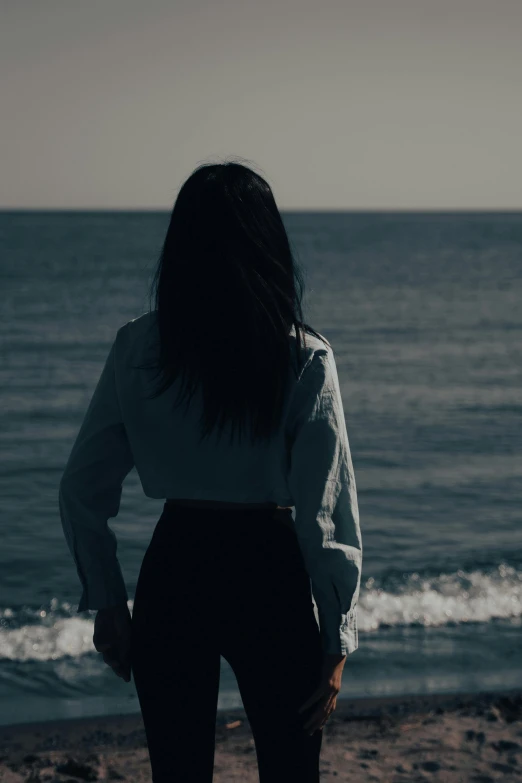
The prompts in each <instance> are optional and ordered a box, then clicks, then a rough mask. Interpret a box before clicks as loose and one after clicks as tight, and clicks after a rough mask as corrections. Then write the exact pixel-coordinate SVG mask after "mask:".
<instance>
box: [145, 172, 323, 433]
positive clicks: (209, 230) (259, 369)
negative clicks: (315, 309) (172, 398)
mask: <svg viewBox="0 0 522 783" xmlns="http://www.w3.org/2000/svg"><path fill="white" fill-rule="evenodd" d="M302 295H303V274H302V272H301V270H300V269H299V267H298V265H297V263H296V262H295V260H294V257H293V255H292V251H291V248H290V242H289V239H288V236H287V233H286V230H285V227H284V225H283V221H282V219H281V215H280V214H279V210H278V208H277V206H276V203H275V200H274V196H273V194H272V190H271V188H270V186H269V185H268V183H267V182H266V181H265V179H263V177H261V176H260V175H259V174H257V173H256V172H255V171H253V170H252V169H250V168H248V167H247V166H244V165H242V164H241V163H238V162H234V161H227V162H224V163H214V164H202V165H200V166H198V167H197V168H196V169H195V170H194V171H193V172H192V174H191V175H190V176H189V178H188V179H187V180H186V181H185V183H184V184H183V185H182V187H181V189H180V190H179V193H178V196H177V198H176V202H175V204H174V207H173V210H172V214H171V217H170V222H169V226H168V229H167V234H166V237H165V241H164V244H163V248H162V251H161V254H160V258H159V263H158V265H157V268H156V272H155V274H154V276H153V279H152V283H151V291H150V297H151V299H152V298H153V299H154V308H153V309H154V310H155V311H156V312H155V316H156V319H157V327H158V329H159V343H160V351H159V365H158V363H156V364H153V365H150V364H149V365H139V366H140V367H141V368H144V367H151V366H154V367H158V366H159V372H160V373H162V374H163V381H162V383H161V384H160V386H159V388H158V389H157V390H156V391H155V393H154V394H152V395H151V396H150V397H149V399H151V398H155V397H158V396H159V395H160V394H163V392H164V391H166V389H168V388H169V387H170V386H171V385H172V384H173V383H174V381H175V380H176V378H177V377H178V376H180V375H181V377H182V383H181V389H180V393H179V395H178V398H177V401H176V403H175V406H177V405H180V404H181V403H182V401H183V399H185V400H186V404H187V406H188V404H189V402H190V400H191V399H192V396H193V394H194V391H195V390H196V388H197V387H199V388H200V389H201V392H202V400H203V413H202V417H201V419H200V424H201V427H202V434H201V437H200V442H201V440H202V439H204V438H206V437H208V435H209V434H210V433H211V431H212V430H213V429H214V428H215V427H216V426H217V427H218V430H219V436H221V433H222V431H223V428H224V426H225V424H226V423H227V422H228V423H230V425H231V438H233V436H234V433H235V430H236V427H239V436H240V437H241V431H242V427H243V424H244V423H245V422H246V421H249V422H250V425H251V427H250V436H251V438H252V440H253V442H256V441H258V440H259V441H261V440H263V439H269V438H270V437H271V436H272V435H273V434H274V432H275V431H276V429H277V428H278V426H279V424H280V421H281V414H282V410H283V403H284V395H285V389H286V380H287V377H288V376H287V374H288V368H289V364H290V362H291V355H290V342H291V341H290V338H289V335H290V332H291V330H292V325H293V326H294V328H295V334H296V341H295V345H296V351H297V360H298V362H299V359H300V357H301V350H302V348H301V340H302V339H304V334H305V332H308V333H309V334H313V335H315V336H316V337H318V338H319V339H323V338H322V337H321V335H319V334H318V333H317V332H316V331H314V329H312V327H311V326H308V325H307V324H304V323H303V316H302V310H301V300H302ZM301 332H302V335H303V337H301ZM326 342H328V341H326ZM328 344H329V343H328Z"/></svg>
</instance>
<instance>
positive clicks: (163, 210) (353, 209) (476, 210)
mask: <svg viewBox="0 0 522 783" xmlns="http://www.w3.org/2000/svg"><path fill="white" fill-rule="evenodd" d="M172 209H173V207H2V206H0V212H154V213H170V212H172ZM278 209H279V211H280V212H281V213H283V214H284V213H289V212H293V213H314V214H319V213H332V212H338V213H352V212H355V213H357V212H361V213H379V214H382V213H422V214H424V213H428V212H432V213H437V214H444V213H454V212H466V213H481V212H486V213H491V212H501V213H504V214H505V213H508V212H522V206H521V207H334V208H331V209H330V208H325V207H318V208H316V207H300V208H288V207H286V208H284V207H279V208H278Z"/></svg>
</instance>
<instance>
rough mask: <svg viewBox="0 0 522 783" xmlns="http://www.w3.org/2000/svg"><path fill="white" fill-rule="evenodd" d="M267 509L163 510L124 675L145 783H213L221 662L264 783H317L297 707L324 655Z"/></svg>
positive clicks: (316, 737)
mask: <svg viewBox="0 0 522 783" xmlns="http://www.w3.org/2000/svg"><path fill="white" fill-rule="evenodd" d="M281 514H283V515H284V514H286V515H287V519H290V521H291V512H290V511H275V510H270V509H255V510H254V509H249V510H237V509H236V510H233V511H229V510H222V509H220V510H215V509H201V508H187V507H180V506H172V505H167V504H165V506H164V510H163V513H162V515H161V517H160V519H159V521H158V523H157V525H156V527H155V530H154V533H153V536H152V540H151V542H150V544H149V547H148V549H147V551H146V553H145V557H144V559H143V563H142V566H141V570H140V574H139V579H138V584H137V587H136V594H135V599H134V610H133V615H132V673H133V677H134V683H135V686H136V691H137V694H138V698H139V702H140V707H141V713H142V716H143V722H144V726H145V732H146V738H147V744H148V750H149V757H150V763H151V768H152V780H153V782H154V783H167V782H168V783H210V781H212V773H213V767H214V750H215V728H216V709H217V699H218V689H219V673H220V655H223V656H224V658H225V659H226V660H227V661H228V663H229V664H230V666H231V667H232V669H233V671H234V674H235V676H236V679H237V682H238V686H239V689H240V693H241V698H242V701H243V706H244V708H245V711H246V715H247V718H248V721H249V723H250V727H251V729H252V733H253V737H254V741H255V747H256V754H257V763H258V768H259V779H260V781H261V783H279V781H281V783H283V781H284V783H288V781H299V783H317V781H319V754H320V749H321V742H322V731H316V732H314V734H312V735H309V734H308V732H306V731H305V730H304V728H303V723H304V721H305V719H306V718H307V717H309V715H310V714H311V712H313V709H315V707H316V706H317V705H314V707H312V708H308V709H307V710H306V711H304V712H302V713H298V708H299V707H300V706H301V704H303V702H304V701H306V699H308V698H309V696H311V694H312V693H313V691H314V690H315V688H316V687H317V686H318V684H319V672H320V666H321V657H322V656H321V646H320V637H319V627H318V625H317V623H316V619H315V615H314V611H313V604H312V595H311V588H310V580H309V578H308V575H307V573H306V571H305V567H304V563H303V560H302V556H301V553H300V551H299V546H298V543H297V538H296V536H295V532H294V531H293V530H292V529H291V528H290V527H288V526H287V525H285V524H284V523H283V522H281V518H280V516H279V515H281Z"/></svg>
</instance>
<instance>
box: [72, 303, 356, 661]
mask: <svg viewBox="0 0 522 783" xmlns="http://www.w3.org/2000/svg"><path fill="white" fill-rule="evenodd" d="M289 339H290V340H292V341H293V343H292V350H293V347H294V343H295V340H296V335H295V328H292V331H291V333H290V336H289ZM155 346H157V323H156V314H155V311H153V312H151V313H144V314H143V315H141V316H139V317H138V318H134V319H133V320H131V321H129V322H128V323H126V324H124V325H123V326H122V327H120V328H119V329H118V331H117V333H116V337H115V339H114V341H113V343H112V345H111V348H110V351H109V354H108V356H107V359H106V362H105V365H104V367H103V370H102V373H101V376H100V378H99V380H98V383H97V385H96V388H95V390H94V393H93V396H92V398H91V401H90V403H89V406H88V409H87V412H86V414H85V417H84V420H83V423H82V425H81V428H80V431H79V433H78V436H77V438H76V440H75V442H74V444H73V447H72V450H71V453H70V456H69V459H68V461H67V464H66V466H65V469H64V473H63V475H62V478H61V481H60V487H59V510H60V517H61V521H62V526H63V531H64V534H65V538H66V541H67V545H68V547H69V550H70V552H71V554H72V556H73V559H74V562H75V565H76V569H77V573H78V577H79V579H80V582H81V585H82V588H83V590H82V594H81V598H80V602H79V605H78V612H81V611H84V610H86V609H102V608H104V607H108V606H113V605H115V604H118V603H123V602H125V601H127V600H128V594H127V590H126V587H125V582H124V579H123V576H122V572H121V568H120V564H119V562H118V559H117V555H116V549H117V541H116V537H115V534H114V532H113V531H112V530H111V528H110V527H109V525H108V520H109V519H110V518H111V517H116V516H117V514H118V511H119V508H120V501H121V494H122V484H123V481H124V479H125V477H126V476H127V475H128V473H129V472H130V471H131V469H132V468H133V467H136V470H137V473H138V476H139V478H140V481H141V485H142V488H143V491H144V493H145V495H146V496H147V497H150V498H158V499H162V498H163V499H166V498H190V499H199V500H210V501H225V502H229V503H234V502H237V503H274V504H276V505H279V506H295V519H294V527H295V531H296V534H297V538H298V542H299V547H300V550H301V553H302V556H303V561H304V563H305V567H306V569H307V572H308V575H309V576H310V579H311V587H312V594H313V598H314V601H315V604H316V607H317V615H318V619H319V626H320V633H321V641H322V645H323V650H324V651H325V652H331V653H340V654H343V655H346V654H350V653H352V652H354V651H355V650H356V649H357V647H358V633H357V601H358V597H359V589H360V580H361V567H362V541H361V532H360V526H359V510H358V503H357V492H356V484H355V476H354V471H353V465H352V459H351V454H350V447H349V443H348V434H347V430H346V421H345V416H344V411H343V403H342V399H341V391H340V387H339V379H338V374H337V367H336V364H335V358H334V354H333V350H332V348H331V346H330V344H329V343H328V344H327V345H325V344H324V343H323V342H321V340H319V339H318V338H316V337H314V336H312V335H308V334H306V346H304V347H303V351H302V358H301V362H300V366H299V367H298V366H297V365H296V364H294V365H293V366H292V367H289V373H288V375H289V377H288V387H287V394H286V398H285V404H284V410H283V416H282V423H281V425H280V429H279V430H278V432H277V433H276V434H275V435H274V436H273V437H272V438H271V439H270V441H269V442H268V443H267V444H266V445H265V444H263V445H259V444H256V445H251V444H249V443H248V441H247V440H246V439H242V441H241V443H240V444H238V441H235V442H234V443H233V444H230V443H229V441H228V439H227V438H226V437H222V439H221V440H220V441H219V443H218V441H217V435H216V434H215V433H212V434H211V435H210V437H209V438H208V439H207V440H205V441H203V442H202V443H199V441H198V438H199V431H200V430H199V417H200V414H201V409H200V407H199V406H200V405H201V397H199V396H198V393H196V394H194V397H193V398H192V400H191V403H190V407H189V410H188V412H186V410H185V407H184V405H182V406H180V407H179V408H176V409H175V410H173V409H172V403H173V397H172V395H173V394H176V392H177V384H178V382H179V379H178V380H176V382H175V383H174V385H173V386H172V387H171V388H170V389H168V390H167V391H166V392H165V393H164V394H162V395H160V396H159V397H157V398H156V399H143V397H144V396H145V395H146V394H150V393H151V392H152V391H153V390H154V389H155V388H156V384H157V382H158V376H157V373H156V370H149V369H147V370H143V369H141V370H140V369H135V368H133V367H131V365H136V364H143V363H145V362H148V361H149V360H150V359H151V358H152V357H154V358H155V357H156V356H157V354H155V353H154V350H155Z"/></svg>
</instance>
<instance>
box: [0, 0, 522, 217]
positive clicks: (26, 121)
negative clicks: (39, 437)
mask: <svg viewBox="0 0 522 783" xmlns="http://www.w3.org/2000/svg"><path fill="white" fill-rule="evenodd" d="M0 9H1V19H0V74H1V76H0V80H1V81H0V84H1V87H0V90H1V92H0V112H1V125H0V128H1V130H0V145H1V148H0V156H1V157H0V160H1V176H0V207H3V208H15V207H21V208H24V207H31V208H112V207H115V208H160V209H170V208H171V207H172V204H173V202H174V200H175V197H176V194H177V192H178V190H179V187H180V186H181V184H182V183H183V181H184V180H185V179H186V177H187V176H188V175H189V174H190V172H191V171H192V170H193V169H194V168H195V166H197V165H198V164H200V163H203V162H212V161H215V160H216V158H218V159H222V158H225V157H227V156H231V155H232V156H240V157H241V158H246V159H247V161H249V162H250V163H251V164H252V165H253V167H254V168H255V169H256V170H258V171H259V172H260V173H261V174H262V175H263V176H265V178H266V179H267V180H268V182H269V183H270V185H271V187H272V188H273V190H274V195H275V197H276V201H277V203H278V206H279V207H280V209H283V210H285V209H286V210H292V209H295V210H298V209H318V210H323V209H370V210H371V209H521V208H522V0H313V2H310V0H170V1H169V0H140V2H137V0H0Z"/></svg>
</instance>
